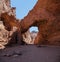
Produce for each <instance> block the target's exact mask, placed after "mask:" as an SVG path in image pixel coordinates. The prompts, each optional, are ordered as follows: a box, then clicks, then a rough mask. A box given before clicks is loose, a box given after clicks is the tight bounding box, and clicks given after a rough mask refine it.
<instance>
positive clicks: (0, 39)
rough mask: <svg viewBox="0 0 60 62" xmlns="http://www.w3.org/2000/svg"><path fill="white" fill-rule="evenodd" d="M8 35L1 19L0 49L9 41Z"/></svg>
mask: <svg viewBox="0 0 60 62" xmlns="http://www.w3.org/2000/svg"><path fill="white" fill-rule="evenodd" d="M8 36H9V32H8V31H7V30H6V29H5V27H4V25H3V23H2V21H0V49H3V48H5V47H4V45H6V44H7V43H8V41H9V39H8Z"/></svg>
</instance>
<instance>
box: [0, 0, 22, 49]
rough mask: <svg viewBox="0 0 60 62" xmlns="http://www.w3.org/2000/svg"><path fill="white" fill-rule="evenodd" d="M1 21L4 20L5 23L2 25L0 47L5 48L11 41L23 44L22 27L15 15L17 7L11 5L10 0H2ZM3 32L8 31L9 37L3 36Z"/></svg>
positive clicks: (0, 2) (0, 8)
mask: <svg viewBox="0 0 60 62" xmlns="http://www.w3.org/2000/svg"><path fill="white" fill-rule="evenodd" d="M0 21H2V22H3V24H1V26H2V27H0V29H1V31H0V34H1V35H2V36H0V38H1V41H0V46H1V47H0V48H4V45H6V44H10V43H11V44H12V43H18V44H21V43H22V42H21V41H22V35H21V30H20V29H21V28H20V24H19V22H18V21H17V19H16V17H15V7H11V6H10V0H0ZM3 27H4V28H3ZM2 28H3V29H2ZM3 30H4V31H3ZM2 32H4V33H5V34H6V32H8V33H9V34H8V37H7V36H6V37H5V38H3V36H4V33H2ZM9 38H10V40H9ZM3 39H4V40H3ZM4 42H5V43H4Z"/></svg>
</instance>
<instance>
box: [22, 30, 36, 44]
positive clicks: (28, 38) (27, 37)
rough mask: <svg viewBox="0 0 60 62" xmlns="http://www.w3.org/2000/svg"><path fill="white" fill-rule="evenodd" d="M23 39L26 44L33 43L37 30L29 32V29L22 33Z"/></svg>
mask: <svg viewBox="0 0 60 62" xmlns="http://www.w3.org/2000/svg"><path fill="white" fill-rule="evenodd" d="M22 36H23V41H24V42H25V43H26V44H34V40H35V37H36V36H37V32H30V31H29V30H28V31H27V32H25V33H23V35H22Z"/></svg>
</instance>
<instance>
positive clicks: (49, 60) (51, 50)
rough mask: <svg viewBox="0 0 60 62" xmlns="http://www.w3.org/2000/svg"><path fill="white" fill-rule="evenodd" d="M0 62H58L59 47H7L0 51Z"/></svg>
mask: <svg viewBox="0 0 60 62" xmlns="http://www.w3.org/2000/svg"><path fill="white" fill-rule="evenodd" d="M0 62H60V46H41V47H38V46H36V45H24V46H17V45H16V46H11V47H7V48H6V49H4V50H0Z"/></svg>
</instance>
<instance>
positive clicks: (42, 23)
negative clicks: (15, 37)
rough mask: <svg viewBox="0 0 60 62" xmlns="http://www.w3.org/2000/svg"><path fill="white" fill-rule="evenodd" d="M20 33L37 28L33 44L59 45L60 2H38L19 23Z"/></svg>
mask: <svg viewBox="0 0 60 62" xmlns="http://www.w3.org/2000/svg"><path fill="white" fill-rule="evenodd" d="M21 26H22V33H23V32H26V31H27V30H28V29H29V28H30V27H31V26H37V27H38V30H39V32H38V34H37V37H36V39H35V41H34V42H35V44H48V45H60V0H38V2H37V3H36V5H35V7H34V8H33V9H32V10H31V11H30V12H29V13H28V15H27V16H26V17H25V18H24V19H22V21H21Z"/></svg>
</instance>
